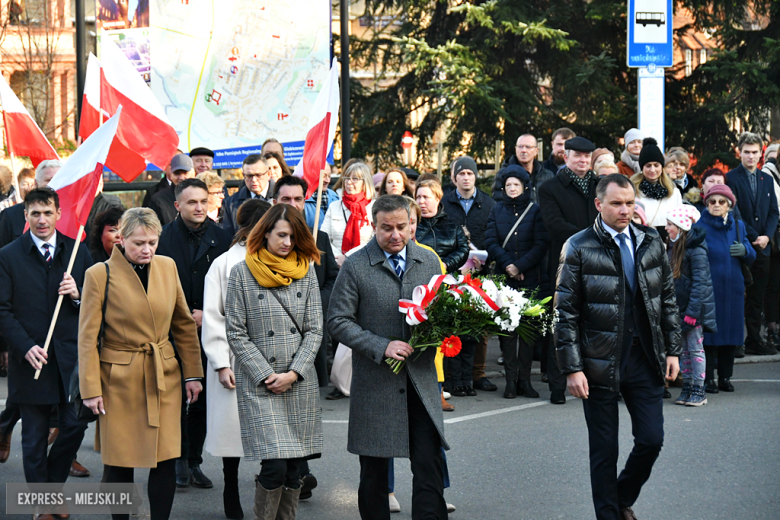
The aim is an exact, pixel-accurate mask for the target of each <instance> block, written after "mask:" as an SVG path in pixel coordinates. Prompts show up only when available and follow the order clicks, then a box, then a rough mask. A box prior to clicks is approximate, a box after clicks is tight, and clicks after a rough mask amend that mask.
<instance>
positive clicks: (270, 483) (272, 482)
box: [255, 459, 303, 491]
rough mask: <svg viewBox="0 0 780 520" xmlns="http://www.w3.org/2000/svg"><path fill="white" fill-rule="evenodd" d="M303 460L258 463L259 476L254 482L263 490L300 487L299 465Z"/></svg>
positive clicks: (272, 460)
mask: <svg viewBox="0 0 780 520" xmlns="http://www.w3.org/2000/svg"><path fill="white" fill-rule="evenodd" d="M301 462H303V459H269V460H264V461H262V462H261V463H260V474H259V475H258V476H257V478H256V479H255V480H257V482H258V483H260V485H261V486H263V487H264V488H265V489H267V490H269V491H271V490H273V489H277V488H280V487H282V486H285V487H287V488H289V489H298V488H299V487H301V475H300V471H301V470H300V464H301Z"/></svg>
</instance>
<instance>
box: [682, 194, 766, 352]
mask: <svg viewBox="0 0 780 520" xmlns="http://www.w3.org/2000/svg"><path fill="white" fill-rule="evenodd" d="M736 226H739V238H740V239H741V242H742V244H743V245H744V246H745V249H746V250H747V256H746V257H745V258H744V259H740V258H735V257H733V256H731V254H730V253H729V248H730V247H731V245H732V244H733V243H734V242H735V241H736V240H737V227H736ZM694 227H696V228H702V229H704V230H705V231H706V232H707V238H706V239H705V240H706V242H707V257H708V258H709V261H710V273H711V276H712V289H713V293H714V294H715V321H716V323H717V324H718V332H705V333H704V344H705V345H706V346H708V347H715V346H722V345H742V344H743V343H744V341H745V340H744V338H745V328H744V327H745V278H744V277H743V276H742V267H741V265H740V264H741V262H743V261H744V262H745V263H746V264H748V265H751V264H752V263H753V262H754V261H755V260H756V250H755V249H753V246H752V245H751V244H750V240H749V239H748V237H747V232H746V230H745V224H743V223H742V221H741V220H735V219H734V215H733V214H732V213H729V217H728V221H727V222H724V221H723V218H722V217H714V216H712V215H710V214H709V212H708V211H707V210H706V209H705V210H704V211H703V212H702V214H701V218H700V219H699V221H698V222H697V223H696V224H695V225H694Z"/></svg>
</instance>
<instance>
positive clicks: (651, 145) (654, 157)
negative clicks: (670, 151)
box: [639, 137, 666, 170]
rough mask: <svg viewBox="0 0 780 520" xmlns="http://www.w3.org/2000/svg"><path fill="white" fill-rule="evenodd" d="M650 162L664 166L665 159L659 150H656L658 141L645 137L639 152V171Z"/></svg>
mask: <svg viewBox="0 0 780 520" xmlns="http://www.w3.org/2000/svg"><path fill="white" fill-rule="evenodd" d="M651 162H657V163H659V164H660V165H661V166H664V165H665V164H666V158H665V157H664V154H662V153H661V149H660V148H658V141H656V140H655V139H653V138H652V137H646V138H645V140H644V141H642V151H641V152H639V169H640V170H641V169H642V168H644V167H645V164H647V163H651Z"/></svg>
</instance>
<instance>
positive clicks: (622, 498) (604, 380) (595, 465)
mask: <svg viewBox="0 0 780 520" xmlns="http://www.w3.org/2000/svg"><path fill="white" fill-rule="evenodd" d="M596 196H597V199H596V207H597V208H598V210H599V213H600V215H599V217H598V218H597V219H596V222H595V223H593V224H591V225H590V226H589V227H588V228H587V229H585V230H583V231H581V232H579V233H577V234H575V235H574V236H572V237H571V238H570V239H569V240H568V241H567V242H566V244H565V245H564V248H563V251H562V252H561V267H560V269H559V271H558V281H557V290H556V293H555V310H556V312H557V315H558V323H557V325H556V330H555V339H556V354H557V357H558V362H559V366H560V368H561V370H562V371H563V373H564V374H566V377H567V384H568V388H569V392H570V393H571V395H573V396H574V397H578V398H580V399H582V400H583V401H582V403H583V408H584V411H585V421H586V422H587V424H588V443H589V445H590V479H591V488H592V489H591V491H592V495H593V505H594V507H595V509H596V518H597V519H598V520H636V516H635V515H634V512H633V510H632V506H633V505H634V503H635V502H636V500H637V498H638V497H639V493H640V491H641V489H642V486H643V485H644V484H645V483H646V482H647V480H648V479H649V478H650V472H651V471H652V469H653V464H655V461H656V459H657V458H658V454H659V453H660V452H661V447H662V446H663V441H664V429H663V424H664V419H663V408H664V404H663V394H664V378H666V379H668V380H670V381H673V380H674V379H675V378H676V377H677V373H678V372H679V368H680V367H679V355H680V353H681V352H682V345H681V342H680V319H679V311H678V309H677V299H676V297H675V292H674V279H673V278H672V270H671V268H670V267H669V262H668V260H667V258H666V250H665V249H664V245H663V242H662V240H661V237H660V236H659V235H658V232H657V231H656V230H655V229H653V228H649V227H645V226H634V225H633V224H631V219H632V217H633V216H634V201H635V197H636V189H635V188H634V185H633V184H631V181H629V180H628V178H626V177H624V176H623V175H620V174H613V175H608V176H606V177H602V179H601V181H600V182H599V184H598V188H597V191H596ZM620 394H622V395H623V399H624V400H625V403H626V408H627V409H628V413H629V414H631V424H632V433H633V436H634V448H633V449H632V450H631V454H630V455H629V456H628V460H627V461H626V466H625V469H623V471H622V472H621V473H620V476H618V471H617V469H618V468H617V464H618V444H619V439H618V432H619V430H618V411H619V410H618V395H620ZM651 507H652V505H651Z"/></svg>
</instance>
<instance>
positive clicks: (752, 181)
mask: <svg viewBox="0 0 780 520" xmlns="http://www.w3.org/2000/svg"><path fill="white" fill-rule="evenodd" d="M748 177H750V189H751V190H753V195H755V194H756V172H753V173H748Z"/></svg>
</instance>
